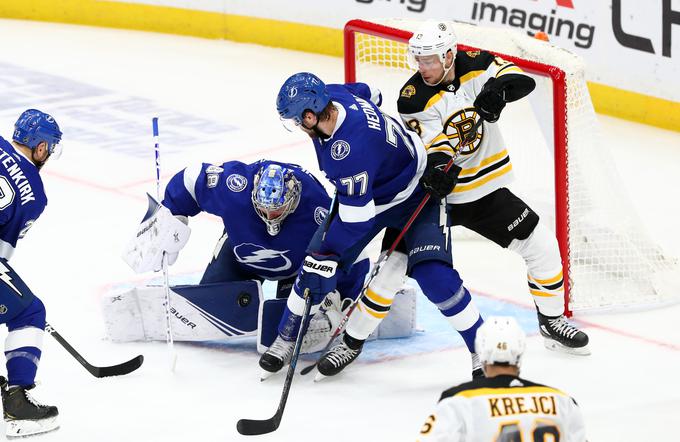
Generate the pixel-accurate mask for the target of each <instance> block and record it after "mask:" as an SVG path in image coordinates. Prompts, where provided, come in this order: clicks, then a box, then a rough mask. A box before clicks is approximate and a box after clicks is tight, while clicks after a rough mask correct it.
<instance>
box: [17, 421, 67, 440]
mask: <svg viewBox="0 0 680 442" xmlns="http://www.w3.org/2000/svg"><path fill="white" fill-rule="evenodd" d="M5 423H6V425H7V427H6V430H5V434H6V435H7V439H22V438H24V437H28V436H36V435H39V434H45V433H49V432H52V431H56V430H58V429H59V423H58V422H57V417H56V416H55V417H51V418H48V419H41V420H38V421H32V420H18V421H9V422H7V421H6V422H5Z"/></svg>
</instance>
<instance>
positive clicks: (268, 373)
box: [260, 370, 278, 382]
mask: <svg viewBox="0 0 680 442" xmlns="http://www.w3.org/2000/svg"><path fill="white" fill-rule="evenodd" d="M277 373H278V371H267V370H260V382H264V381H266V380H267V379H269V378H270V377H272V376H274V375H275V374H277Z"/></svg>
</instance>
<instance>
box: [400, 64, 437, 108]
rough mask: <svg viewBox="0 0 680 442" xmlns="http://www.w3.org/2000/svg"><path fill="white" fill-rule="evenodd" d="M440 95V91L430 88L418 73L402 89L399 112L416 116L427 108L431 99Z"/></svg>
mask: <svg viewBox="0 0 680 442" xmlns="http://www.w3.org/2000/svg"><path fill="white" fill-rule="evenodd" d="M438 93H439V89H437V88H435V87H432V86H428V85H426V84H425V83H424V82H423V78H422V77H421V76H420V74H419V73H418V72H416V73H415V74H414V75H413V76H412V77H411V78H410V79H409V80H408V81H407V82H406V84H405V85H404V87H402V88H401V92H400V94H399V99H398V100H397V110H398V111H399V113H400V114H415V113H418V112H422V111H423V110H425V108H426V107H427V103H428V102H429V101H430V99H431V98H432V97H433V96H435V95H437V94H438Z"/></svg>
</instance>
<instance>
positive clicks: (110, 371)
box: [45, 324, 144, 378]
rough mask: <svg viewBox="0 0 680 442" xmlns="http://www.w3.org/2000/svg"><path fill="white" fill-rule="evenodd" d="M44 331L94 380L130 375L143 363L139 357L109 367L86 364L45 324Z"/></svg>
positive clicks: (140, 356)
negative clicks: (94, 378)
mask: <svg viewBox="0 0 680 442" xmlns="http://www.w3.org/2000/svg"><path fill="white" fill-rule="evenodd" d="M45 331H46V332H47V333H49V334H50V335H52V337H53V338H54V339H56V340H57V342H58V343H60V344H61V345H62V347H64V348H65V349H66V351H68V352H69V353H70V354H71V356H73V357H74V358H76V361H78V362H80V365H82V366H83V367H85V370H87V371H89V372H90V374H92V376H94V377H96V378H106V377H109V376H122V375H124V374H128V373H132V372H133V371H135V370H137V369H138V368H139V367H141V366H142V363H143V362H144V356H142V355H139V356H136V357H134V358H132V359H130V360H129V361H127V362H123V363H122V364H117V365H111V366H108V367H97V366H94V365H92V364H90V363H89V362H87V361H86V360H85V358H83V357H82V356H81V355H80V353H78V352H77V351H76V349H75V348H73V347H71V344H69V343H68V341H66V339H64V338H63V337H62V336H61V335H60V334H59V333H58V332H57V331H56V330H55V329H54V327H52V326H51V325H50V324H45Z"/></svg>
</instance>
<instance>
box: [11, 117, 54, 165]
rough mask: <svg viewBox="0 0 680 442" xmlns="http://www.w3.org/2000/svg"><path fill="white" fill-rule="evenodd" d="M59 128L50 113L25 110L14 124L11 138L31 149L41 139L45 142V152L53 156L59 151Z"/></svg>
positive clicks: (40, 141) (36, 145)
mask: <svg viewBox="0 0 680 442" xmlns="http://www.w3.org/2000/svg"><path fill="white" fill-rule="evenodd" d="M61 135H62V133H61V130H59V125H58V124H57V122H56V121H55V120H54V118H53V117H52V115H50V114H46V113H45V112H41V111H39V110H37V109H28V110H25V111H24V112H23V113H22V114H21V115H20V116H19V119H18V120H17V122H16V123H15V124H14V135H12V139H13V140H14V141H16V142H17V143H20V144H23V145H24V146H28V147H30V148H31V149H35V148H36V147H38V145H39V144H40V143H42V142H43V141H44V142H45V143H47V152H48V153H49V155H50V156H52V155H53V154H55V157H56V156H58V155H59V154H60V153H61V150H60V149H58V147H57V146H58V144H59V142H60V141H61Z"/></svg>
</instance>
